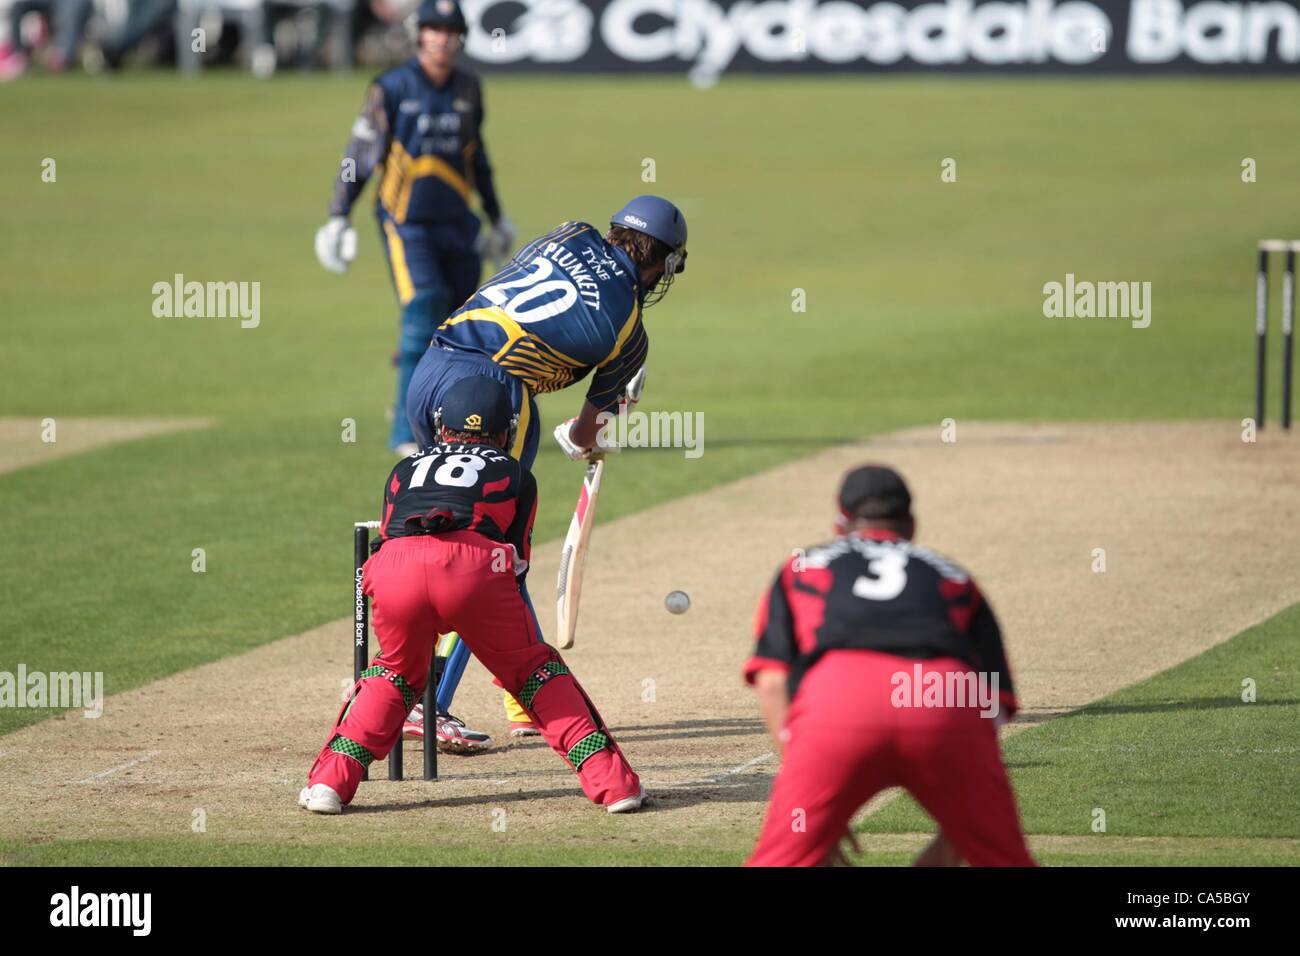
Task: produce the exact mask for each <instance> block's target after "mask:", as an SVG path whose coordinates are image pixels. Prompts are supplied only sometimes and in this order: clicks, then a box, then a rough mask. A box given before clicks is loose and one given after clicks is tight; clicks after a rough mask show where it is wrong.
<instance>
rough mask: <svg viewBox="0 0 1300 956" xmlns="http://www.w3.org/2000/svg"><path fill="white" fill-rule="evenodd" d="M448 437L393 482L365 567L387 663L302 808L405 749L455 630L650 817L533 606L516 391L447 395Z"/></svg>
mask: <svg viewBox="0 0 1300 956" xmlns="http://www.w3.org/2000/svg"><path fill="white" fill-rule="evenodd" d="M434 421H435V428H436V433H437V435H438V440H437V443H436V444H431V445H430V446H427V447H425V448H424V449H423V450H422V451H421V452H419V453H418V454H416V455H412V456H411V457H409V458H404V459H402V460H401V461H399V462H398V463H397V465H396V466H395V467H394V468H393V470H392V472H391V473H390V474H389V476H388V480H387V481H386V482H385V484H384V506H383V513H382V518H381V521H382V525H381V527H380V530H379V546H378V549H377V550H375V551H374V552H373V553H372V554H371V556H370V559H369V560H368V561H367V562H366V565H365V571H364V574H365V592H366V594H367V595H368V596H369V597H370V599H371V601H372V605H373V619H374V625H375V634H376V636H377V637H378V640H379V647H380V653H379V654H378V655H377V656H376V657H375V658H374V660H373V661H371V664H370V667H369V668H367V669H366V670H365V671H364V672H363V673H362V675H361V680H360V681H359V682H358V683H357V684H356V686H355V687H354V688H353V691H352V696H351V699H350V700H349V702H348V703H347V704H346V705H345V706H344V707H343V709H342V711H341V712H340V714H339V717H338V720H337V721H336V722H335V725H334V727H333V729H332V730H331V732H330V736H329V739H328V740H327V741H326V743H325V746H324V747H323V748H322V750H321V752H320V756H318V757H317V758H316V763H315V764H314V765H313V766H312V768H311V772H310V774H309V776H308V781H307V786H306V787H304V788H303V790H302V792H301V794H299V798H298V802H299V805H300V806H302V807H305V808H306V809H308V810H312V811H315V812H317V813H338V812H340V810H341V809H342V806H343V805H344V804H347V803H349V802H350V801H351V800H352V797H353V796H354V795H355V794H356V791H357V786H358V785H359V784H360V783H361V776H362V771H363V770H364V769H365V768H366V767H367V766H368V765H369V764H370V763H371V762H372V761H374V760H382V759H384V758H385V757H387V756H388V753H389V751H390V750H391V749H392V748H393V747H394V746H395V745H396V744H397V743H398V740H399V735H400V734H401V728H402V723H403V720H404V719H405V718H406V715H407V713H408V711H410V709H411V705H412V704H413V703H414V701H416V700H418V699H419V697H420V695H421V694H422V693H423V691H424V684H425V682H426V681H427V680H428V676H429V660H430V657H431V655H432V654H433V652H434V642H435V640H436V636H437V634H439V633H445V632H448V631H456V632H458V633H459V634H460V637H461V643H462V645H463V646H466V647H468V648H469V649H470V650H472V651H473V652H474V655H475V656H476V657H477V658H478V659H479V661H480V662H482V664H483V666H484V667H486V668H487V669H488V670H489V671H491V672H492V674H493V675H494V676H495V678H496V683H497V684H499V685H500V686H502V687H504V688H505V689H506V690H507V691H509V692H510V693H512V694H513V695H514V696H515V698H516V699H517V700H518V701H519V703H520V705H521V706H522V707H523V708H524V710H525V711H526V712H527V714H528V716H529V719H530V720H532V721H533V723H534V725H535V726H536V728H537V730H538V732H540V734H541V735H542V737H543V738H544V739H545V740H546V742H547V743H548V744H550V746H551V748H552V749H553V750H555V752H556V753H558V754H560V756H562V757H564V758H565V759H566V760H567V761H568V762H569V764H570V766H572V768H573V770H574V771H575V772H576V773H577V774H578V779H579V781H580V782H581V784H582V790H583V793H585V794H586V795H587V797H588V798H589V799H590V800H591V801H592V802H593V803H597V804H599V805H601V806H603V807H605V809H607V810H608V811H609V812H610V813H624V812H627V811H631V810H636V809H638V808H640V806H641V803H642V800H643V799H644V797H645V794H644V791H643V790H642V789H641V781H640V779H639V778H638V777H637V775H636V774H635V773H634V772H633V771H632V768H631V767H630V766H629V765H628V763H627V760H626V759H624V757H623V753H622V751H621V750H620V749H619V747H618V745H617V744H616V743H615V742H614V738H613V736H612V735H611V734H610V732H609V730H608V728H607V727H606V726H605V723H604V721H603V720H602V719H601V717H600V714H599V713H598V712H597V711H596V708H595V705H593V704H592V702H591V700H590V698H588V697H587V695H586V693H584V691H583V689H582V687H581V686H580V685H579V684H578V682H577V680H576V679H575V678H574V676H573V675H572V674H571V673H570V672H569V668H568V667H567V666H566V665H565V663H564V659H563V658H562V657H561V656H560V653H559V651H557V650H555V648H553V647H551V646H549V645H547V644H544V643H542V641H541V639H540V636H539V635H538V633H537V630H536V621H535V619H534V616H533V614H532V611H531V609H530V608H529V607H528V606H527V604H526V603H525V602H524V598H523V584H522V582H523V578H524V575H525V574H526V573H527V571H528V559H529V552H530V547H531V538H532V530H533V518H534V515H535V514H536V511H537V482H536V480H535V479H534V478H533V476H532V473H531V472H529V470H528V469H527V468H525V467H524V466H523V465H522V464H520V463H519V462H518V461H517V460H515V459H514V458H512V457H511V456H510V455H509V454H507V452H506V449H507V448H508V447H509V444H510V439H511V438H513V437H514V435H513V432H514V429H515V424H516V423H515V417H514V412H513V410H512V408H511V402H510V393H509V390H508V389H507V388H506V386H505V385H504V384H502V383H501V382H500V381H498V380H496V379H493V378H488V377H486V376H471V377H467V378H463V379H461V380H459V381H458V382H456V383H455V384H454V385H452V386H451V387H449V388H448V389H447V391H446V393H445V394H444V395H443V398H442V404H441V405H440V406H439V407H438V409H436V410H435V415H434Z"/></svg>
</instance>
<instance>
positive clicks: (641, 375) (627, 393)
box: [623, 365, 646, 411]
mask: <svg viewBox="0 0 1300 956" xmlns="http://www.w3.org/2000/svg"><path fill="white" fill-rule="evenodd" d="M645 370H646V366H644V365H642V366H641V368H640V369H639V370H638V371H637V373H636V374H635V375H633V376H632V377H631V378H630V379H628V381H627V386H626V387H625V388H624V389H623V404H626V405H627V409H628V411H631V410H632V409H634V408H636V403H637V402H639V401H641V392H642V391H644V390H645Z"/></svg>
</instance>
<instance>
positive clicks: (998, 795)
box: [745, 465, 1034, 866]
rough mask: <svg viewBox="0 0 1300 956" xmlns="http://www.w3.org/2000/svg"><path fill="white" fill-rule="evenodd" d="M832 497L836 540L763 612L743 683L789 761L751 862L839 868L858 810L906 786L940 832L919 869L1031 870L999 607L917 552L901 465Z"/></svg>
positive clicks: (784, 576)
mask: <svg viewBox="0 0 1300 956" xmlns="http://www.w3.org/2000/svg"><path fill="white" fill-rule="evenodd" d="M839 503H840V514H839V518H838V520H837V522H836V530H837V531H838V533H839V537H837V538H836V539H835V540H834V541H832V542H831V543H830V544H825V545H821V546H819V547H815V548H809V549H808V550H807V551H803V550H799V551H796V552H795V553H794V555H793V556H792V557H791V559H790V560H789V561H787V562H786V564H785V566H784V567H782V568H781V571H780V573H779V574H778V575H777V578H776V581H775V582H774V583H773V585H772V588H771V591H770V592H769V594H768V596H767V598H766V600H764V601H763V603H762V604H761V605H760V606H759V611H758V627H757V630H758V644H757V647H756V648H755V650H754V654H753V656H752V657H751V658H750V660H749V662H748V663H747V664H746V665H745V678H746V680H747V681H749V682H750V683H751V684H753V685H754V687H755V689H756V690H757V691H758V697H759V702H760V705H761V707H762V710H763V717H764V719H765V720H766V722H767V726H768V729H769V730H770V731H771V733H772V736H773V738H774V739H775V740H776V743H777V747H778V749H779V750H781V751H782V759H781V769H780V772H779V773H778V774H777V777H776V781H775V782H774V784H773V786H772V795H771V801H770V803H769V805H768V809H767V817H766V820H765V821H764V823H763V829H762V831H761V832H760V834H759V837H758V844H757V846H755V847H754V852H753V855H751V856H750V858H749V861H748V865H750V866H816V865H820V864H825V863H829V862H834V861H836V860H837V859H838V858H839V842H840V839H841V838H842V837H844V836H846V835H848V836H849V839H850V840H852V836H851V834H848V827H849V823H850V821H851V820H852V818H853V815H854V814H855V813H856V812H857V810H858V809H859V808H860V807H861V806H862V805H863V804H865V803H866V802H867V801H868V800H870V799H871V798H872V797H873V796H874V795H875V794H877V793H879V792H880V791H881V790H884V789H885V788H887V787H904V788H906V789H907V790H908V792H909V793H911V794H912V796H913V797H915V798H916V801H917V802H918V803H919V804H921V806H922V807H924V808H925V810H926V811H927V812H928V813H929V814H930V815H931V816H932V817H934V819H935V820H936V821H937V822H938V824H939V828H940V832H939V836H938V837H937V838H936V839H935V841H934V842H933V843H932V844H931V845H930V846H929V847H927V848H926V850H924V851H923V852H922V854H921V856H920V857H919V858H918V860H917V862H918V863H920V864H949V865H955V864H956V863H958V862H960V861H961V860H965V861H967V862H968V863H970V864H972V865H974V866H1033V865H1034V861H1033V859H1032V858H1031V857H1030V855H1029V850H1028V848H1027V847H1026V845H1025V837H1024V834H1023V832H1022V831H1021V829H1020V818H1019V815H1018V814H1017V812H1016V800H1015V795H1014V794H1013V793H1012V790H1011V783H1010V781H1009V780H1008V779H1007V772H1006V768H1005V767H1004V766H1003V764H1002V753H1001V750H1000V749H999V747H998V732H997V728H998V726H999V724H1001V723H1002V722H1003V721H1004V720H1009V719H1010V718H1011V717H1012V716H1013V715H1014V714H1015V711H1016V707H1017V704H1016V697H1015V692H1014V689H1013V687H1012V683H1011V672H1010V670H1009V668H1008V667H1007V659H1006V654H1005V652H1004V651H1003V647H1002V635H1001V632H1000V630H999V629H998V623H997V619H996V618H995V617H994V616H993V610H992V608H990V607H989V604H988V602H987V601H986V600H985V599H984V595H983V594H982V592H981V591H980V589H979V588H978V587H977V586H976V585H975V582H974V580H972V579H971V577H970V575H969V574H967V573H966V572H965V571H963V570H962V569H961V568H959V567H958V566H957V565H956V564H954V563H953V562H951V561H949V560H948V559H947V558H944V557H942V556H940V555H938V554H935V553H933V552H931V551H927V550H925V549H924V548H920V547H917V546H916V545H914V544H912V537H913V536H914V534H915V531H916V523H915V521H914V520H913V518H912V509H911V505H912V497H911V494H910V493H909V491H908V489H907V486H906V484H904V482H903V479H902V478H901V477H900V476H899V475H898V473H897V472H895V471H893V470H892V469H889V468H885V467H882V466H877V465H868V466H865V467H863V468H858V469H856V470H854V471H851V472H849V474H848V475H847V476H846V477H845V479H844V484H843V486H842V488H841V489H840V502H839ZM936 688H937V689H938V690H937V692H936Z"/></svg>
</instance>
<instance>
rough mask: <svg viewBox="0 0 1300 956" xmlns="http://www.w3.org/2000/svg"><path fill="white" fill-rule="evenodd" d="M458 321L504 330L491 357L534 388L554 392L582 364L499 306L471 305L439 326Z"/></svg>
mask: <svg viewBox="0 0 1300 956" xmlns="http://www.w3.org/2000/svg"><path fill="white" fill-rule="evenodd" d="M461 322H491V323H492V324H493V325H496V326H498V327H499V328H500V329H501V330H502V331H503V332H505V335H506V340H505V344H503V345H502V346H501V347H500V348H499V349H497V351H496V352H495V353H494V354H493V355H492V361H493V362H495V363H496V364H497V365H499V366H501V368H503V369H505V370H506V371H507V372H509V373H510V374H511V375H514V376H515V377H516V378H518V379H521V380H523V381H524V382H525V383H527V384H528V386H529V387H530V388H532V390H533V391H534V392H539V393H541V392H554V391H557V390H559V389H561V388H564V387H566V386H568V385H571V384H573V379H574V375H575V374H576V373H575V369H579V368H581V367H582V363H581V362H579V361H578V360H577V359H574V358H570V357H569V356H567V355H565V354H564V353H563V352H560V351H558V350H557V349H553V348H551V347H550V346H549V345H547V344H546V343H545V342H543V341H542V340H541V339H538V338H536V337H534V336H533V335H532V334H531V333H529V332H527V331H525V330H524V328H523V326H521V325H520V324H519V323H518V322H516V321H515V320H514V319H512V318H510V316H508V315H506V313H505V311H504V310H503V309H502V308H501V307H500V306H495V305H494V306H488V307H487V308H484V309H470V310H468V311H466V312H462V313H460V314H459V315H453V316H452V317H451V318H449V319H448V320H447V321H446V322H444V323H442V326H441V328H449V327H451V326H453V325H459V324H460V323H461Z"/></svg>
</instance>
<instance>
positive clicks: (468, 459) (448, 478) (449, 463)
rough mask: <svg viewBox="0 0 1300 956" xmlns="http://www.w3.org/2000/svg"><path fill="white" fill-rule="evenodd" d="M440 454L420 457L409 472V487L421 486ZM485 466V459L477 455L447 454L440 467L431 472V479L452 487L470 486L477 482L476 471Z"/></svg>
mask: <svg viewBox="0 0 1300 956" xmlns="http://www.w3.org/2000/svg"><path fill="white" fill-rule="evenodd" d="M441 457H442V456H441V455H429V456H428V457H427V458H421V459H420V461H419V462H418V463H417V464H416V466H415V470H414V471H413V472H411V487H412V488H423V487H424V481H425V479H426V478H428V477H429V469H430V468H432V467H433V463H434V462H435V461H437V460H438V459H439V458H441ZM486 467H487V461H486V460H484V459H482V458H479V457H478V456H477V455H448V456H447V460H446V461H445V462H443V465H442V467H441V468H439V469H438V470H437V471H435V472H434V473H433V480H434V481H435V482H436V483H438V484H440V485H448V486H450V487H453V488H472V487H474V485H475V484H477V483H478V473H479V472H480V471H482V470H483V469H484V468H486Z"/></svg>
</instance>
